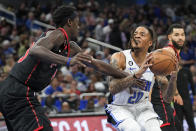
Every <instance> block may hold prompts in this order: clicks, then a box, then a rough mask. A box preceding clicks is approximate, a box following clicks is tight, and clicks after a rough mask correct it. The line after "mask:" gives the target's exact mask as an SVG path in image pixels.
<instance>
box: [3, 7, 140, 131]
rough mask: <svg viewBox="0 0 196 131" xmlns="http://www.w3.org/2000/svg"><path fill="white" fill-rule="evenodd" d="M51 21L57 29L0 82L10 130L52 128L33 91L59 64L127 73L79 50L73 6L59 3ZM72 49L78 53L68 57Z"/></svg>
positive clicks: (49, 130) (47, 130) (48, 130)
mask: <svg viewBox="0 0 196 131" xmlns="http://www.w3.org/2000/svg"><path fill="white" fill-rule="evenodd" d="M53 21H54V23H55V24H56V27H57V29H55V30H50V31H48V32H46V33H43V35H42V36H41V37H40V38H39V39H38V40H37V41H36V42H34V43H33V44H32V45H31V47H30V49H28V50H27V51H26V54H25V55H24V56H23V57H21V58H20V59H19V60H18V62H17V63H16V64H15V65H14V67H13V69H12V70H11V72H10V74H9V76H8V77H7V78H6V79H5V80H4V81H3V82H1V83H0V112H2V113H3V116H4V118H5V121H6V124H7V128H8V130H9V131H39V130H41V131H52V130H53V129H52V127H51V125H50V121H49V119H48V118H47V117H46V116H45V114H44V110H43V108H42V107H41V105H40V103H39V102H38V100H37V98H36V97H35V96H34V93H35V92H39V91H41V90H42V89H44V88H45V87H46V86H47V85H48V84H49V83H50V82H51V80H52V79H53V77H54V76H55V73H56V71H57V69H58V67H60V66H61V65H67V66H69V64H80V65H82V66H85V65H84V64H88V65H91V66H93V67H94V68H96V69H97V70H98V71H101V72H103V73H105V74H108V75H112V76H114V77H115V76H116V77H118V76H120V77H123V76H126V75H125V74H126V73H123V72H122V71H119V70H117V69H115V68H113V67H112V66H110V65H109V64H105V63H104V62H102V61H99V60H96V59H93V58H92V57H91V56H88V55H84V54H81V53H78V52H80V50H81V49H80V48H79V47H78V46H77V45H74V44H75V43H74V42H70V40H72V39H73V38H74V37H76V36H77V34H78V29H79V26H78V23H79V18H78V16H77V13H76V9H75V8H73V7H70V6H61V7H59V8H58V9H57V10H55V12H54V14H53ZM73 52H75V53H78V54H77V55H75V56H74V57H72V58H71V57H69V55H70V53H73ZM133 79H134V78H133ZM133 83H135V84H136V85H137V84H139V85H138V86H140V85H141V86H143V84H142V82H141V80H137V79H135V80H134V81H133ZM140 83H141V84H140Z"/></svg>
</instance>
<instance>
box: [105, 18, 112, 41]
mask: <svg viewBox="0 0 196 131" xmlns="http://www.w3.org/2000/svg"><path fill="white" fill-rule="evenodd" d="M113 24H114V20H113V19H109V20H108V25H107V26H105V27H104V28H103V35H104V36H103V37H104V41H105V42H106V43H107V42H109V34H110V32H111V31H112V28H113Z"/></svg>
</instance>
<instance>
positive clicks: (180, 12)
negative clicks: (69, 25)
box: [0, 0, 196, 113]
mask: <svg viewBox="0 0 196 131" xmlns="http://www.w3.org/2000/svg"><path fill="white" fill-rule="evenodd" d="M62 4H63V3H62V1H60V0H58V1H56V2H55V3H50V2H48V3H47V4H46V5H41V4H40V3H39V2H38V1H33V2H24V3H21V5H20V7H19V8H13V7H12V6H6V7H5V8H6V9H8V10H9V11H12V12H14V13H15V15H16V18H17V19H16V25H12V24H10V23H9V22H8V21H7V20H6V19H5V18H3V17H1V21H0V81H2V80H3V79H5V78H6V77H7V75H8V73H9V72H10V70H11V69H12V67H13V65H14V63H15V62H16V61H17V60H18V58H19V57H21V56H23V55H24V54H25V52H26V50H27V49H28V48H29V45H30V44H31V43H32V42H33V41H35V40H37V39H38V38H39V36H40V35H41V34H42V32H43V31H46V30H47V29H45V28H43V27H41V26H39V25H34V24H33V21H34V20H38V21H40V22H43V23H47V24H50V25H54V24H53V21H52V12H53V11H54V9H55V8H56V7H57V6H59V5H62ZM69 4H70V5H74V6H75V7H76V8H77V10H78V14H79V18H80V32H79V37H78V38H77V39H76V40H75V41H76V42H77V43H78V45H79V46H80V47H81V48H82V49H83V50H84V52H86V53H88V54H91V55H92V56H94V57H95V58H97V59H100V60H103V61H105V62H106V63H109V61H110V56H111V54H112V53H113V52H114V51H113V50H110V49H108V48H100V50H96V49H95V48H90V47H89V46H88V42H87V41H86V38H87V37H91V38H94V39H96V40H99V41H103V42H106V43H108V44H111V45H114V46H116V47H119V48H122V49H126V48H127V47H128V45H129V44H128V43H129V37H130V28H129V27H130V26H134V25H136V24H145V25H148V26H150V27H151V28H153V29H154V30H155V31H156V33H157V44H159V46H162V47H163V46H165V45H167V35H166V32H167V29H168V27H169V26H170V25H171V24H172V23H181V24H182V25H183V26H184V28H185V31H186V45H185V46H184V48H183V49H182V52H181V53H180V55H181V62H180V64H181V65H182V66H183V67H184V68H188V69H190V71H191V72H192V75H193V80H194V84H195V88H196V65H195V60H196V16H195V14H196V8H194V5H187V6H185V5H159V4H156V3H154V4H152V3H151V4H150V3H149V4H145V5H130V6H127V7H126V6H123V7H119V6H118V5H116V4H115V3H107V1H105V3H99V2H97V1H95V0H78V1H77V3H72V2H70V3H69ZM84 93H88V94H89V93H91V94H92V95H85V94H84ZM107 93H108V85H107V77H106V76H104V75H103V74H101V73H98V72H96V71H95V70H94V69H92V68H90V67H86V68H81V67H78V66H77V65H70V67H64V66H63V67H62V68H61V69H60V70H59V71H58V72H57V74H56V77H55V78H54V79H53V81H52V82H51V84H50V85H49V86H48V87H46V89H45V90H43V91H42V92H40V93H38V94H37V96H38V99H39V100H40V102H41V104H42V105H43V107H45V108H46V111H47V112H48V113H64V112H76V111H83V112H86V111H87V112H88V111H103V110H104V108H103V107H104V104H105V103H106V102H107ZM82 94H83V95H82ZM195 102H196V101H195ZM195 105H196V104H195ZM194 110H196V108H195V107H194Z"/></svg>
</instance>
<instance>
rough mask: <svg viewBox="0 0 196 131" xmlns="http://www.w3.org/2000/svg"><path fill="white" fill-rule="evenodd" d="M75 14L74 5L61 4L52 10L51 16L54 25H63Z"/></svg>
mask: <svg viewBox="0 0 196 131" xmlns="http://www.w3.org/2000/svg"><path fill="white" fill-rule="evenodd" d="M76 16H77V13H76V8H75V7H73V6H67V5H62V6H60V7H58V8H57V9H56V10H55V11H54V13H53V15H52V18H53V22H54V23H55V26H56V27H63V26H64V25H65V24H66V23H67V20H68V19H71V20H73V19H74V18H75V17H76Z"/></svg>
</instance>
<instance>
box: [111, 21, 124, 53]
mask: <svg viewBox="0 0 196 131" xmlns="http://www.w3.org/2000/svg"><path fill="white" fill-rule="evenodd" d="M108 38H109V39H108V43H110V44H111V45H114V46H117V47H119V48H121V49H123V48H125V44H126V42H127V39H126V36H125V33H124V32H121V30H120V29H119V24H117V23H115V24H114V25H113V27H112V30H111V32H110V33H109V37H108Z"/></svg>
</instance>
